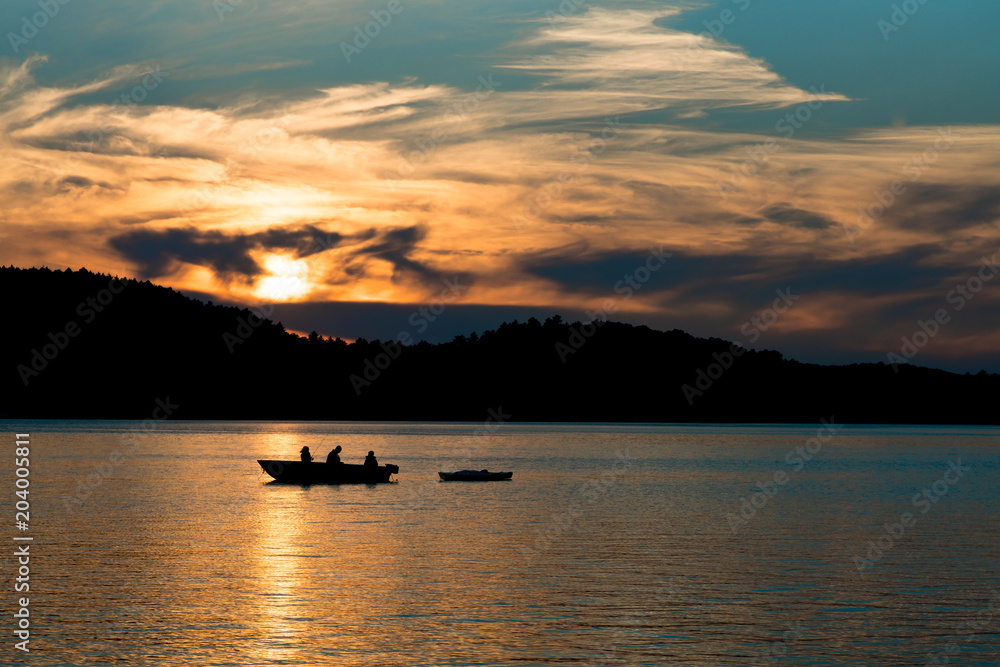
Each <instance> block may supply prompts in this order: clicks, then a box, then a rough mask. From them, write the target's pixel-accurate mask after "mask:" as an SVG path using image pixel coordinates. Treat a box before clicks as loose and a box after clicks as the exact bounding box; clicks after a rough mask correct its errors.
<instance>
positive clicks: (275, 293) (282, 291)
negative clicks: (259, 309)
mask: <svg viewBox="0 0 1000 667" xmlns="http://www.w3.org/2000/svg"><path fill="white" fill-rule="evenodd" d="M261 264H262V265H263V266H264V269H266V270H267V272H268V273H269V275H267V276H265V277H263V278H261V279H260V280H258V281H257V284H256V286H255V287H254V290H253V292H254V296H256V297H258V298H261V299H267V300H269V301H294V300H296V299H298V298H301V297H304V296H306V295H307V294H309V293H310V292H311V291H312V283H311V282H310V281H309V279H308V275H309V265H308V264H306V262H304V261H303V260H297V259H292V258H291V257H287V256H285V255H268V256H267V257H265V258H263V260H262V261H261Z"/></svg>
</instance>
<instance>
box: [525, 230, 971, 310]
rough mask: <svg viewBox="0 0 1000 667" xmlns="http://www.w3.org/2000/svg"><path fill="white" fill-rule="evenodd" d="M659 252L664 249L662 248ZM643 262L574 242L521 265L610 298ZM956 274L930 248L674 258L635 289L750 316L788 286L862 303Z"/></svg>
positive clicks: (637, 256)
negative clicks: (823, 255)
mask: <svg viewBox="0 0 1000 667" xmlns="http://www.w3.org/2000/svg"><path fill="white" fill-rule="evenodd" d="M658 247H659V246H657V248H658ZM663 250H664V251H665V252H670V251H671V250H670V247H669V246H665V247H664V248H663ZM649 256H650V253H649V251H648V250H647V251H645V252H643V251H642V250H636V251H631V252H625V253H606V254H597V255H590V256H587V247H586V244H574V245H572V246H564V247H563V248H558V249H555V250H552V251H548V252H545V253H539V254H535V255H531V256H529V257H526V258H524V259H523V260H522V264H521V267H522V269H523V270H524V271H526V272H527V273H530V274H533V275H536V276H540V277H543V278H547V279H549V280H553V281H556V282H558V283H559V284H560V285H561V286H562V288H563V289H564V290H565V291H567V292H570V293H578V294H586V295H588V296H593V297H600V296H608V297H614V296H615V292H614V286H615V285H616V284H617V283H618V281H620V280H622V279H623V278H624V277H625V276H629V275H634V274H635V271H636V270H637V269H638V268H639V267H642V266H645V262H646V259H647V258H648V257H649ZM964 270H965V268H964V266H963V265H961V264H960V262H958V260H956V259H955V258H950V259H949V258H946V257H945V254H944V251H943V249H942V248H940V247H939V246H936V245H924V246H918V247H914V248H910V249H907V250H905V251H901V252H897V253H892V254H887V255H883V256H878V257H872V258H867V259H850V260H829V259H818V258H815V257H789V256H787V255H780V256H766V255H750V254H732V255H708V256H706V255H690V254H684V253H682V252H675V253H674V254H673V256H672V257H670V258H669V259H667V260H666V262H665V263H664V264H663V266H662V267H661V268H659V269H658V270H657V271H655V272H652V273H651V274H650V279H649V280H648V281H647V282H646V283H644V284H643V285H642V288H641V289H642V290H644V293H647V294H648V293H651V292H656V291H657V290H664V289H667V288H669V289H670V294H671V297H670V298H671V302H670V303H669V304H666V303H665V304H664V305H671V306H678V305H682V304H683V303H688V302H690V303H692V304H694V303H704V302H714V303H728V304H731V305H733V306H734V307H736V308H739V309H748V310H753V309H755V308H757V307H758V306H759V304H760V303H761V302H762V301H765V300H767V299H768V298H773V297H774V290H775V289H778V288H781V289H784V288H788V287H791V288H792V289H793V290H795V291H796V292H798V293H813V292H827V291H835V292H855V293H857V294H859V295H863V296H866V297H867V296H876V295H881V294H895V293H905V292H911V291H916V290H926V289H928V288H936V287H939V286H943V285H945V284H947V282H948V281H949V280H950V279H952V278H953V277H955V276H960V275H963V271H964ZM678 300H679V301H680V303H678Z"/></svg>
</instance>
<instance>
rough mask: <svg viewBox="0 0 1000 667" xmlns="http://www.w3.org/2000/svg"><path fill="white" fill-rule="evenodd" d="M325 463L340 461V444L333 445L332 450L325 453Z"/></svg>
mask: <svg viewBox="0 0 1000 667" xmlns="http://www.w3.org/2000/svg"><path fill="white" fill-rule="evenodd" d="M326 462H327V464H337V463H340V445H337V446H336V447H334V449H333V451H332V452H330V453H329V454H327V455H326Z"/></svg>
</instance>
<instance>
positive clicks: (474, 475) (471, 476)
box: [438, 470, 514, 482]
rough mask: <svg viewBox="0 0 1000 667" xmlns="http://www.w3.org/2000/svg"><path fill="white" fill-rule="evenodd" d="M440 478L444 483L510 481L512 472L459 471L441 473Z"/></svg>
mask: <svg viewBox="0 0 1000 667" xmlns="http://www.w3.org/2000/svg"><path fill="white" fill-rule="evenodd" d="M438 476H439V477H440V478H441V480H442V481H444V482H493V481H497V480H501V479H510V478H511V477H513V476H514V473H512V472H490V471H488V470H459V471H458V472H439V473H438Z"/></svg>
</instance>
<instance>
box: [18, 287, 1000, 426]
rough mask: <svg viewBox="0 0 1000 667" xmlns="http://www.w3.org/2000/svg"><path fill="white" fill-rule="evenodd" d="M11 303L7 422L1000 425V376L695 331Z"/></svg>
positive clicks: (140, 298)
mask: <svg viewBox="0 0 1000 667" xmlns="http://www.w3.org/2000/svg"><path fill="white" fill-rule="evenodd" d="M0 291H2V294H3V295H4V297H5V301H6V303H7V304H8V306H9V308H10V309H9V310H8V315H9V317H8V321H7V323H6V324H5V326H4V327H3V328H2V331H3V333H2V346H0V416H3V417H7V418H147V417H151V416H153V413H154V411H155V410H156V409H157V405H158V403H157V401H158V400H159V401H160V404H161V405H162V404H166V405H169V406H171V407H170V415H169V416H170V417H171V418H176V419H321V420H326V419H337V420H397V419H398V420H474V421H482V420H484V419H485V418H486V417H487V414H488V413H487V411H488V410H491V409H492V410H494V411H495V412H496V411H502V415H503V417H504V418H510V419H512V420H514V421H648V422H655V421H684V422H693V421H728V422H816V421H819V420H820V419H822V418H826V419H829V418H831V417H833V418H835V419H836V421H838V422H840V423H851V422H854V423H862V422H866V423H966V424H974V423H980V424H996V423H1000V417H998V414H1000V413H998V411H997V410H996V408H995V399H996V397H997V395H998V393H1000V392H998V390H1000V376H997V375H989V374H986V373H980V374H979V375H975V376H972V375H957V374H953V373H948V372H945V371H939V370H931V369H926V368H919V367H915V366H900V367H897V368H893V367H892V366H888V365H885V364H857V365H851V366H818V365H814V364H802V363H798V362H796V361H793V360H787V359H784V358H782V356H781V355H780V354H779V353H777V352H773V351H749V350H744V349H742V348H739V347H736V346H733V345H732V344H731V343H729V342H727V341H723V340H720V339H715V338H712V339H702V338H695V337H693V336H691V335H689V334H686V333H684V332H683V331H679V330H673V331H654V330H652V329H649V328H647V327H642V326H632V325H628V324H622V323H617V322H599V323H593V324H591V325H582V324H581V323H579V322H577V323H572V324H571V323H567V322H563V321H562V320H561V318H559V317H558V316H553V317H551V318H549V319H547V320H546V321H545V322H539V321H538V320H535V319H531V320H528V321H527V322H521V323H519V322H516V321H515V322H512V323H503V324H501V325H500V326H498V327H497V328H496V329H494V330H489V331H484V332H481V333H478V334H476V333H473V334H471V335H470V336H468V337H462V336H460V337H458V338H456V339H455V340H453V341H452V342H450V343H444V344H439V345H431V344H428V343H418V344H415V345H410V346H403V345H400V344H398V343H395V342H391V341H389V342H384V341H379V340H374V341H365V340H359V341H357V342H355V343H353V344H347V343H346V342H344V341H342V340H339V339H335V340H331V339H328V338H323V337H321V336H318V335H312V336H309V337H301V336H297V335H295V334H292V333H289V332H287V331H285V330H284V328H283V327H282V326H281V324H280V323H274V322H271V321H269V320H267V319H266V317H261V316H260V315H265V316H266V314H267V313H262V314H259V313H254V312H252V311H251V310H248V309H241V308H235V307H232V306H220V305H213V304H210V303H209V304H206V303H203V302H201V301H197V300H193V299H190V298H188V297H186V296H184V295H182V294H180V293H178V292H175V291H173V290H172V289H169V288H165V287H160V286H157V285H154V284H151V283H149V282H141V281H136V280H126V279H124V278H123V279H121V280H118V279H117V278H115V277H113V276H106V275H100V274H94V273H91V272H89V271H86V270H80V271H69V270H67V271H51V270H49V269H18V268H13V267H11V268H0ZM167 401H168V402H167ZM161 414H163V408H160V412H159V413H158V414H157V416H159V415H161ZM508 416H509V417H508Z"/></svg>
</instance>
